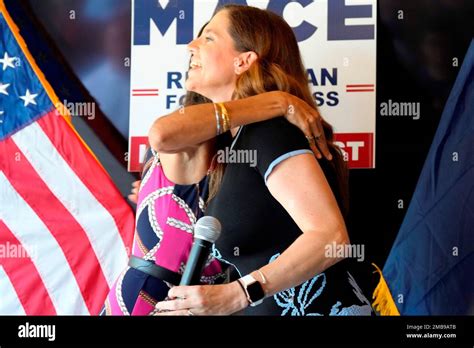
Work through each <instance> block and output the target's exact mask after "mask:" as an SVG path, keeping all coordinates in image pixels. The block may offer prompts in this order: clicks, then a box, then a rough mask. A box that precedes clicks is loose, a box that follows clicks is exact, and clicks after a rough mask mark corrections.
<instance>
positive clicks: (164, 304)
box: [155, 299, 191, 311]
mask: <svg viewBox="0 0 474 348" xmlns="http://www.w3.org/2000/svg"><path fill="white" fill-rule="evenodd" d="M155 308H156V309H158V310H159V311H181V310H183V311H186V310H188V309H189V308H191V304H190V301H189V300H188V299H176V300H168V301H160V302H157V303H156V305H155Z"/></svg>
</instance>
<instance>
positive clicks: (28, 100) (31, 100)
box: [0, 51, 39, 123]
mask: <svg viewBox="0 0 474 348" xmlns="http://www.w3.org/2000/svg"><path fill="white" fill-rule="evenodd" d="M0 54H1V53H0ZM0 56H1V55H0ZM16 60H17V57H11V56H10V55H9V54H8V52H6V51H5V52H4V54H3V58H0V64H2V65H3V71H5V70H6V69H7V68H12V69H15V68H16V66H15V61H16ZM10 86H11V83H6V82H3V81H2V82H0V95H2V94H3V95H10V93H9V91H8V88H9V87H10ZM10 92H11V91H10ZM13 94H15V93H13ZM38 95H39V94H38V93H34V92H30V90H29V89H28V88H27V89H26V92H25V95H16V96H15V95H13V97H16V98H20V99H21V100H23V106H24V107H27V106H28V105H30V104H33V105H37V103H36V100H35V98H36V97H38ZM4 113H5V111H4V110H2V111H0V123H2V122H3V117H4Z"/></svg>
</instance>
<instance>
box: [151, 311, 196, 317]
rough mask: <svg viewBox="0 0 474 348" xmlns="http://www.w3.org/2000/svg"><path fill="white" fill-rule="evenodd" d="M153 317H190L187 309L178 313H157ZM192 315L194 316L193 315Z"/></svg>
mask: <svg viewBox="0 0 474 348" xmlns="http://www.w3.org/2000/svg"><path fill="white" fill-rule="evenodd" d="M153 315H154V316H157V317H161V316H165V315H172V316H176V315H186V316H190V314H189V311H188V310H187V309H186V310H179V311H171V312H157V313H155V314H153ZM192 315H195V314H194V313H193V314H192Z"/></svg>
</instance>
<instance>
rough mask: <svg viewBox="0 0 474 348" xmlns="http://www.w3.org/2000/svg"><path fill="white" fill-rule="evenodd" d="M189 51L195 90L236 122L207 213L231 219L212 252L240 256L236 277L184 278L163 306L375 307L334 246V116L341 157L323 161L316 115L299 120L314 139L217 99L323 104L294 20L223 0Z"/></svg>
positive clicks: (223, 310)
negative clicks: (316, 149)
mask: <svg viewBox="0 0 474 348" xmlns="http://www.w3.org/2000/svg"><path fill="white" fill-rule="evenodd" d="M189 49H190V51H191V54H192V57H191V62H192V63H191V70H190V72H189V78H188V80H187V83H186V85H187V88H188V89H189V90H192V91H195V92H197V93H200V94H202V95H204V96H206V97H207V98H209V99H211V100H212V101H213V102H215V103H217V105H220V109H221V112H220V113H219V111H218V108H216V114H215V115H216V118H217V120H218V119H219V117H221V118H222V119H223V121H224V124H223V126H224V128H227V127H225V125H226V122H227V123H229V122H230V127H229V128H232V130H231V134H232V136H233V141H232V144H231V146H230V149H227V150H226V151H225V152H221V151H218V152H217V154H216V157H215V158H217V160H218V162H219V165H218V167H219V169H223V167H224V163H222V162H227V163H226V164H225V171H224V174H223V176H221V175H219V173H222V171H221V170H216V171H215V172H214V173H213V177H212V178H211V188H210V190H211V198H212V199H211V201H210V205H209V207H208V209H207V211H206V214H208V215H212V216H215V217H217V218H218V219H219V220H220V221H221V223H222V225H223V231H222V236H221V238H220V239H219V240H218V241H217V243H216V246H215V248H214V256H215V257H217V258H219V259H221V260H222V261H223V262H227V263H229V264H232V265H233V266H234V267H235V269H236V273H237V275H238V278H239V280H238V281H233V282H230V283H228V284H223V285H207V286H205V285H202V286H177V287H174V288H172V289H171V290H170V292H169V296H170V298H171V299H172V300H170V301H163V302H159V303H158V304H157V306H156V307H157V308H158V309H160V310H163V311H165V312H164V313H163V314H166V315H169V314H176V315H185V314H188V315H207V314H232V313H236V312H239V311H241V310H243V309H245V310H246V312H245V313H247V314H264V315H286V314H288V315H347V314H352V315H368V314H371V307H370V303H369V302H368V300H367V299H366V298H365V296H364V295H363V294H362V291H361V290H360V288H359V287H358V286H357V284H356V283H355V280H354V279H353V278H352V276H351V275H350V274H349V273H348V272H347V271H346V270H345V267H344V261H342V262H339V263H338V261H340V260H341V259H342V258H343V257H344V255H340V254H335V253H334V250H336V249H337V248H335V247H336V246H338V247H344V246H345V245H347V244H348V243H349V238H348V234H347V230H346V227H345V223H344V218H343V215H342V214H341V210H344V209H345V207H346V206H347V195H346V190H347V176H346V172H345V167H344V163H343V160H342V156H341V152H340V151H339V149H338V148H337V147H336V146H335V145H334V144H333V143H332V140H333V134H332V128H331V127H330V125H328V124H327V123H325V122H323V125H324V132H325V136H326V138H327V139H328V143H329V145H330V150H331V153H332V155H333V157H334V160H333V161H332V162H327V161H325V160H324V159H323V160H321V162H318V161H317V160H316V158H315V157H314V155H313V154H312V152H311V150H310V145H314V143H312V141H314V137H313V134H314V135H315V136H319V135H321V134H320V133H318V130H317V129H315V127H313V125H311V124H310V125H309V126H306V127H305V126H304V125H299V127H300V128H301V129H303V130H304V133H305V134H306V139H305V137H304V135H303V134H301V132H300V131H299V130H298V129H297V128H296V127H295V126H293V125H291V124H290V123H288V122H287V121H286V120H285V119H284V118H276V119H272V120H267V121H262V122H258V123H254V124H250V125H246V126H242V127H238V126H239V124H235V123H233V122H232V115H233V109H232V103H225V104H219V103H222V102H225V101H228V100H235V99H240V98H245V97H249V96H252V95H256V94H259V93H263V92H268V91H277V90H280V91H284V92H288V93H291V94H293V95H295V96H298V97H300V98H301V99H302V100H304V101H305V102H306V103H308V104H310V105H313V107H314V110H315V109H316V106H315V104H314V100H313V99H312V96H311V94H310V92H309V88H308V85H307V80H306V75H305V70H304V68H303V65H302V62H301V57H300V54H299V50H298V45H297V42H296V39H295V37H294V34H293V32H292V30H291V28H290V27H289V26H288V25H287V24H286V22H285V21H284V20H283V19H282V18H281V17H279V16H277V15H275V14H273V13H271V12H268V11H263V10H259V9H256V8H253V7H247V6H224V7H223V9H222V10H220V11H218V12H217V14H216V15H215V16H214V17H213V18H212V20H211V21H210V22H209V24H208V25H207V26H206V29H205V30H204V34H203V35H202V36H201V37H199V38H198V39H196V40H194V41H193V42H191V43H190V44H189ZM293 101H296V102H297V100H293ZM288 106H289V108H284V110H282V115H283V114H286V116H287V118H288V119H290V120H291V107H292V105H288ZM313 112H314V111H313ZM255 113H256V114H258V113H261V111H260V110H255ZM227 114H229V115H230V118H227V119H226V118H225V117H224V116H223V115H227ZM170 122H171V121H170ZM187 122H190V120H187V119H186V117H183V118H182V119H181V120H176V119H174V120H173V121H172V123H168V124H169V125H170V126H172V124H174V127H176V125H177V124H179V125H180V126H182V127H185V126H186V123H187ZM192 122H195V120H192ZM206 122H209V118H207V120H206V121H204V118H203V122H202V127H205V126H206ZM298 122H299V121H298V120H296V121H294V123H295V124H298ZM220 126H222V125H221V124H219V123H218V124H217V128H218V133H219V127H220ZM228 126H229V125H228ZM161 127H163V122H161ZM199 128H200V127H199ZM161 129H163V128H161ZM183 129H184V128H183ZM158 130H159V127H158V126H157V124H155V126H154V127H152V129H151V131H150V143H151V145H152V146H154V147H159V146H158V144H160V141H158V140H157V139H159V138H160V137H159V136H158V135H157V134H160V132H159V131H158ZM225 130H226V129H225ZM202 133H203V131H202V130H199V129H197V130H196V131H192V132H191V134H186V135H187V136H188V138H191V139H192V141H194V143H198V142H199V141H204V140H206V139H208V138H205V137H202ZM161 135H162V134H161ZM199 135H201V137H199ZM184 136H185V135H184V134H181V135H179V134H176V136H175V138H178V139H180V138H183V137H184ZM308 140H309V141H310V142H309V144H308ZM189 142H190V140H188V144H189ZM183 143H184V141H183ZM162 150H163V149H162ZM228 155H230V156H228ZM232 155H233V157H232ZM242 156H244V157H242ZM244 158H245V159H246V160H245V159H244ZM236 160H237V161H236ZM236 162H237V163H236ZM242 162H245V163H242ZM331 188H332V189H333V190H334V192H333V191H332V190H331ZM331 246H334V248H331ZM336 263H338V264H337V265H336ZM334 265H335V266H334ZM331 266H333V267H331ZM329 267H331V270H330V271H328V272H325V273H323V272H324V271H325V270H326V269H328V268H329ZM259 291H262V294H260V293H259ZM262 295H265V297H266V299H265V300H264V301H263V303H261V301H260V300H261V297H262ZM249 304H251V305H253V306H251V307H249ZM257 304H258V305H257ZM255 305H256V306H255Z"/></svg>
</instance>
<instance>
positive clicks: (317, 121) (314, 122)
mask: <svg viewBox="0 0 474 348" xmlns="http://www.w3.org/2000/svg"><path fill="white" fill-rule="evenodd" d="M309 126H310V129H311V132H312V133H313V135H314V141H313V142H312V143H313V145H316V146H315V147H317V148H318V150H317V152H315V155H316V157H317V158H318V159H321V158H322V156H321V152H322V154H323V156H324V157H325V158H326V159H328V160H329V161H330V160H332V155H331V152H330V151H329V147H328V143H327V140H326V136H325V134H324V128H323V124H322V122H321V116H319V114H317V116H316V117H313V118H311V120H310V122H309ZM311 149H312V150H313V148H311ZM313 152H314V150H313ZM318 155H319V156H318Z"/></svg>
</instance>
